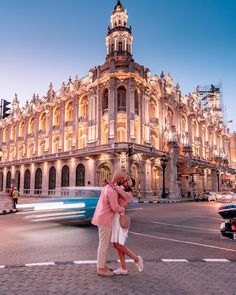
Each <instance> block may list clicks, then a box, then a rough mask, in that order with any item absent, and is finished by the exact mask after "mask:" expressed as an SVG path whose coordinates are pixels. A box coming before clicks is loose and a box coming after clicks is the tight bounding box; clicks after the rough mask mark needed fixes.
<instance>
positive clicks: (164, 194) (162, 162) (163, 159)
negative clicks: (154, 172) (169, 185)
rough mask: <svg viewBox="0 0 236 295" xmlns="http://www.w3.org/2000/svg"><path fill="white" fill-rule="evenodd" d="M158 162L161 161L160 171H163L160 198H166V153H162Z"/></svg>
mask: <svg viewBox="0 0 236 295" xmlns="http://www.w3.org/2000/svg"><path fill="white" fill-rule="evenodd" d="M160 162H161V167H162V172H163V183H162V194H161V197H162V198H166V192H165V189H166V188H165V169H166V166H167V162H168V159H167V157H166V155H163V156H162V157H161V159H160Z"/></svg>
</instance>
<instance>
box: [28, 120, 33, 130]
mask: <svg viewBox="0 0 236 295" xmlns="http://www.w3.org/2000/svg"><path fill="white" fill-rule="evenodd" d="M33 133H34V118H31V119H30V120H29V129H28V134H33Z"/></svg>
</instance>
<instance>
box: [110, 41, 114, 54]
mask: <svg viewBox="0 0 236 295" xmlns="http://www.w3.org/2000/svg"><path fill="white" fill-rule="evenodd" d="M111 52H114V43H113V44H111Z"/></svg>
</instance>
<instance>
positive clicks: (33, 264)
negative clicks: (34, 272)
mask: <svg viewBox="0 0 236 295" xmlns="http://www.w3.org/2000/svg"><path fill="white" fill-rule="evenodd" d="M43 265H55V262H37V263H26V264H25V266H43Z"/></svg>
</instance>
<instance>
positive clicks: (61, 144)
mask: <svg viewBox="0 0 236 295" xmlns="http://www.w3.org/2000/svg"><path fill="white" fill-rule="evenodd" d="M64 124H65V103H64V101H63V102H62V101H61V103H60V131H61V132H60V137H59V148H58V150H59V152H62V151H64V135H65V130H64Z"/></svg>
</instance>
